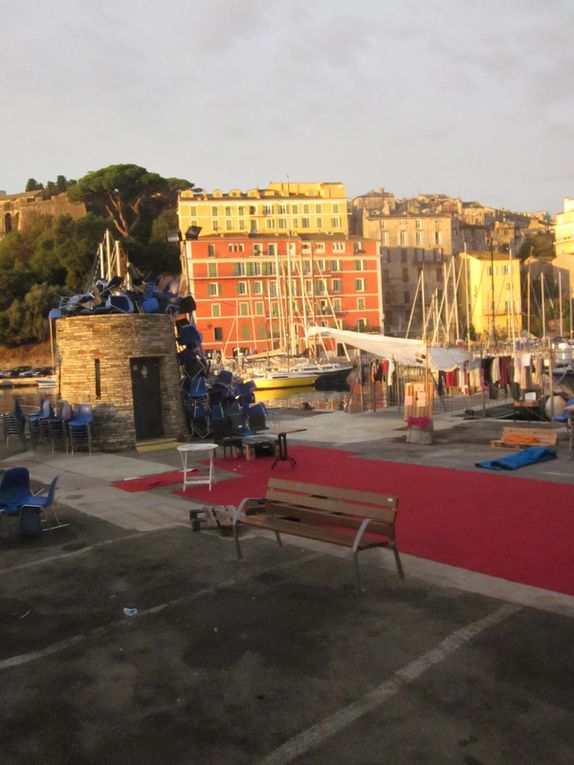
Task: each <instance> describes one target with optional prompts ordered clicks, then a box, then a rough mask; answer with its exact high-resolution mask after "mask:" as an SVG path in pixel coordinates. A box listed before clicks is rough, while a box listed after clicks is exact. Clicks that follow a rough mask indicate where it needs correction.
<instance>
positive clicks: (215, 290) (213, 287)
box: [207, 282, 219, 297]
mask: <svg viewBox="0 0 574 765" xmlns="http://www.w3.org/2000/svg"><path fill="white" fill-rule="evenodd" d="M207 294H208V295H209V296H210V297H215V296H217V295H219V284H218V283H217V282H209V283H208V285H207Z"/></svg>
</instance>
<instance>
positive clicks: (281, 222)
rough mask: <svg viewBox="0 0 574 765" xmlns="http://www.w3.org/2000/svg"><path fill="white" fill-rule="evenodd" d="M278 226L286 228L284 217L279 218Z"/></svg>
mask: <svg viewBox="0 0 574 765" xmlns="http://www.w3.org/2000/svg"><path fill="white" fill-rule="evenodd" d="M279 228H287V221H286V220H285V218H279Z"/></svg>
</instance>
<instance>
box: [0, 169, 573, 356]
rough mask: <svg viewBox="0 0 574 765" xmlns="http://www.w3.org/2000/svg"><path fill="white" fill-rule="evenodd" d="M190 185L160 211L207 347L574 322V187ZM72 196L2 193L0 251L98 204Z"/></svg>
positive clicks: (475, 336)
mask: <svg viewBox="0 0 574 765" xmlns="http://www.w3.org/2000/svg"><path fill="white" fill-rule="evenodd" d="M118 167H119V166H118ZM126 167H127V166H126ZM142 170H143V169H142ZM146 172H147V171H146ZM172 180H174V179H172ZM72 183H75V182H72ZM187 185H188V188H184V189H183V190H181V191H179V193H178V194H177V195H176V196H177V218H175V209H173V208H172V210H173V212H172V213H170V212H169V211H165V210H164V213H163V214H164V215H172V216H173V222H174V224H175V225H177V226H178V228H179V232H180V233H179V236H178V239H179V242H180V244H179V248H180V251H179V255H180V262H181V270H182V277H183V279H184V280H185V281H186V283H187V286H188V287H189V290H190V291H191V293H192V294H193V295H194V297H195V300H196V303H197V324H198V328H199V329H200V331H201V332H202V334H203V337H204V345H205V347H206V349H208V350H211V351H217V352H219V353H221V354H222V355H229V354H230V353H231V352H232V351H233V352H235V351H236V350H237V349H243V350H245V351H246V352H247V351H248V352H250V353H258V352H266V351H269V349H270V348H271V349H272V348H273V347H281V346H282V345H284V339H285V337H287V336H289V337H295V340H294V341H293V342H294V347H293V348H292V350H293V352H298V351H300V350H302V348H303V347H304V345H305V343H304V335H305V327H307V326H309V325H311V324H318V325H321V326H329V327H335V328H339V329H353V330H360V331H376V332H381V331H382V332H384V333H386V334H389V335H396V336H403V337H404V336H407V337H425V338H427V339H428V340H429V341H431V342H437V343H438V342H440V343H444V342H457V341H458V342H471V341H475V340H480V341H485V340H489V341H492V340H505V339H513V338H514V339H516V338H517V337H523V336H525V335H527V334H531V335H538V336H543V335H547V334H552V335H558V334H560V335H562V334H564V335H566V334H568V335H571V334H572V311H571V303H572V289H573V288H574V273H573V265H572V264H573V262H574V257H573V256H574V199H571V198H566V199H565V200H564V210H563V212H561V213H559V214H558V215H556V218H555V220H552V219H551V218H550V216H549V215H548V214H547V213H544V212H513V211H510V210H505V209H498V208H494V207H489V206H485V205H483V204H480V203H479V202H476V201H463V200H461V199H460V198H453V197H449V196H446V195H444V194H419V195H418V196H416V197H412V198H398V197H395V195H394V194H393V193H391V192H389V191H387V190H385V189H383V188H381V189H378V190H374V191H369V192H367V193H365V194H362V195H360V196H358V197H355V198H353V199H348V197H347V193H346V189H345V186H344V184H343V183H340V182H292V181H289V182H284V181H281V182H272V183H269V185H268V186H267V187H266V188H253V189H249V190H247V191H242V190H240V189H230V190H228V191H222V190H220V189H215V190H213V191H211V192H207V191H204V190H203V189H196V188H193V185H192V184H187ZM55 191H56V192H57V189H55ZM76 196H78V195H76ZM73 197H74V195H73V194H70V195H69V194H68V193H66V192H63V193H53V194H52V195H50V194H47V193H46V189H36V190H31V191H28V192H25V193H22V194H10V195H6V194H5V193H4V192H0V209H1V210H2V215H1V217H0V256H1V240H2V238H3V237H4V238H5V237H6V236H7V235H9V234H11V233H14V232H20V233H24V232H26V231H27V230H29V229H30V228H31V227H33V225H34V222H35V221H37V220H38V219H39V218H41V217H42V216H52V217H58V216H69V217H70V218H71V219H73V220H79V219H81V218H83V217H84V216H85V215H86V213H87V212H90V205H89V202H88V203H87V204H85V203H84V201H72V199H73ZM174 199H175V197H174ZM149 228H150V229H151V223H150V226H149ZM150 241H151V240H150ZM1 268H2V262H1V258H0V270H1ZM294 327H296V328H298V329H297V331H295V332H293V328H294Z"/></svg>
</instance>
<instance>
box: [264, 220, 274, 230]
mask: <svg viewBox="0 0 574 765" xmlns="http://www.w3.org/2000/svg"><path fill="white" fill-rule="evenodd" d="M265 228H268V229H272V228H273V218H265Z"/></svg>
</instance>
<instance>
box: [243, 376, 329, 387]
mask: <svg viewBox="0 0 574 765" xmlns="http://www.w3.org/2000/svg"><path fill="white" fill-rule="evenodd" d="M316 379H317V375H304V376H300V377H288V376H287V375H286V376H285V377H281V376H277V377H256V378H254V379H253V382H254V383H255V388H256V390H279V389H281V388H310V387H312V386H313V385H314V384H315V380H316Z"/></svg>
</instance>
